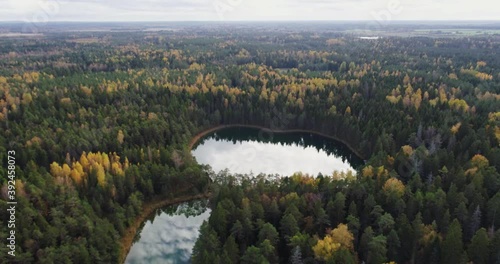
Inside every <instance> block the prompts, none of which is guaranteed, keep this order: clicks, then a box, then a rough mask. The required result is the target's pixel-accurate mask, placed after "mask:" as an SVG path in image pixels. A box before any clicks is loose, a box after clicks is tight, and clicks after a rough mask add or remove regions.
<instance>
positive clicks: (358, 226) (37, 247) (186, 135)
mask: <svg viewBox="0 0 500 264" xmlns="http://www.w3.org/2000/svg"><path fill="white" fill-rule="evenodd" d="M402 27H403V26H402ZM311 28H314V26H313V25H308V26H304V27H300V26H293V27H292V26H288V27H285V28H283V29H280V27H266V26H265V25H248V26H242V25H238V26H236V25H226V26H225V25H213V26H211V27H201V26H197V25H190V26H185V27H180V26H176V27H173V28H172V29H170V30H163V31H157V32H147V31H127V32H120V31H113V30H109V31H101V32H83V31H68V32H62V31H58V30H53V31H49V32H42V35H39V36H29V37H28V36H24V37H1V38H0V127H1V131H2V132H1V133H0V158H1V160H2V161H3V163H2V164H7V160H8V151H11V150H13V151H15V153H16V154H15V161H16V166H17V167H16V178H15V187H16V199H17V202H18V204H17V212H16V236H17V248H16V257H15V258H12V259H9V258H8V257H5V256H8V250H9V249H8V248H7V247H4V246H2V247H0V256H2V257H1V258H2V259H3V260H6V261H7V262H8V261H10V260H12V261H13V262H14V260H15V263H35V262H36V263H117V262H119V261H123V259H121V258H122V257H121V254H123V252H122V250H123V249H121V247H120V238H121V237H123V236H124V234H125V231H126V230H127V228H129V227H130V226H131V225H132V224H133V223H134V221H135V220H136V219H137V217H138V216H139V215H140V214H141V212H142V210H143V207H144V206H145V205H146V204H148V203H149V202H151V201H153V200H155V199H171V198H175V197H179V196H182V195H193V196H194V195H197V194H200V193H211V199H210V205H211V208H212V210H213V211H212V214H211V216H210V219H209V220H208V221H207V222H205V223H204V224H203V226H202V228H201V230H200V237H199V239H198V241H197V243H196V245H195V247H194V249H193V255H192V262H193V263H194V264H197V263H221V264H222V263H224V264H225V263H259V264H260V263H294V264H299V263H362V262H364V263H390V262H392V263H450V264H452V263H453V264H455V263H500V192H499V190H500V174H499V171H500V103H499V99H500V58H499V55H498V51H500V37H499V36H498V35H494V34H493V35H477V36H453V37H440V36H435V35H433V36H410V37H403V35H401V34H398V35H395V36H388V35H384V36H383V37H382V38H379V39H360V38H359V37H358V36H357V35H355V33H353V32H351V31H349V30H345V31H343V32H336V31H335V30H332V29H330V28H328V27H325V26H323V27H320V29H316V30H312V29H311ZM224 124H248V125H258V126H262V127H267V128H276V127H279V128H280V129H283V130H286V129H304V130H310V131H316V132H320V133H323V134H326V135H331V136H334V137H336V138H339V139H341V140H342V141H343V142H345V143H346V144H347V145H348V146H349V147H350V148H352V149H354V150H356V152H358V153H359V154H360V155H361V156H362V157H360V158H362V159H363V160H366V162H365V163H364V164H363V165H361V166H360V167H359V169H358V171H357V172H356V174H355V176H354V177H342V175H338V174H333V175H323V176H320V177H316V175H303V174H296V175H290V177H284V178H280V179H277V180H276V179H274V180H271V179H269V178H266V177H262V176H261V177H257V178H250V177H248V176H245V175H231V174H228V173H222V174H217V175H214V174H212V173H210V170H208V169H207V168H205V167H204V166H201V165H199V164H197V163H196V161H195V160H194V158H193V157H192V155H191V153H190V149H189V142H190V140H191V139H192V137H193V136H195V135H196V134H197V133H199V132H201V131H204V130H206V129H209V128H212V127H215V126H217V125H224ZM7 170H8V168H7V166H6V165H5V166H2V167H1V168H0V175H1V177H0V186H1V189H0V210H1V211H2V213H1V214H0V221H1V224H0V239H1V240H2V241H7V240H6V239H7V237H8V236H9V232H10V231H9V230H10V229H8V228H7V222H8V220H9V215H8V214H6V213H4V212H6V210H7V208H8V205H7V201H8V195H9V194H8V191H9V189H8V180H9V178H8V177H7ZM3 260H2V261H3Z"/></svg>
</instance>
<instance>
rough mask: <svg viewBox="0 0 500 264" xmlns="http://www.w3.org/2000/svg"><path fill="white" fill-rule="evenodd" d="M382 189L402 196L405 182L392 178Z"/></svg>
mask: <svg viewBox="0 0 500 264" xmlns="http://www.w3.org/2000/svg"><path fill="white" fill-rule="evenodd" d="M382 189H383V190H384V192H386V193H393V194H395V195H396V196H397V197H398V198H401V197H402V196H403V194H404V192H405V185H404V184H403V182H401V181H400V180H398V179H396V178H390V179H389V180H387V181H386V182H385V184H384V187H382Z"/></svg>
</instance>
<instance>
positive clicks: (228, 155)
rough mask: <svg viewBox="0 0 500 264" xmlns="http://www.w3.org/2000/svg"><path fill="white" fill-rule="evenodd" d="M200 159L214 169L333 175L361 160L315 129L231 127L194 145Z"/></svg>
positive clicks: (217, 170) (209, 135)
mask: <svg viewBox="0 0 500 264" xmlns="http://www.w3.org/2000/svg"><path fill="white" fill-rule="evenodd" d="M192 154H193V156H194V157H195V158H196V160H197V161H198V163H200V164H207V165H210V166H211V167H212V169H213V170H214V171H215V172H219V171H221V170H224V169H228V170H229V172H231V173H242V174H250V173H253V174H259V173H265V174H279V175H282V176H291V175H292V174H293V173H295V172H299V171H300V172H302V173H307V174H310V175H314V176H316V175H318V174H319V173H321V174H323V175H331V174H332V172H333V171H334V170H337V171H344V172H346V171H347V170H355V168H356V167H357V166H359V165H360V164H362V161H361V160H360V159H359V158H358V157H356V156H355V154H353V153H352V152H351V151H350V150H349V149H348V148H347V147H346V146H345V145H343V144H342V143H340V142H337V141H335V140H333V139H330V138H326V137H323V136H319V135H316V134H313V133H295V132H294V133H270V132H266V131H265V130H260V129H256V128H247V127H232V128H226V129H222V130H218V131H215V132H213V133H211V134H208V135H206V136H205V137H203V138H202V139H201V140H200V141H199V142H198V143H197V144H196V145H195V146H194V148H193V151H192Z"/></svg>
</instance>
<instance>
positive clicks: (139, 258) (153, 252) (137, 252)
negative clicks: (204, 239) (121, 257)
mask: <svg viewBox="0 0 500 264" xmlns="http://www.w3.org/2000/svg"><path fill="white" fill-rule="evenodd" d="M210 212H211V211H210V209H209V208H208V201H207V200H198V201H193V202H189V203H182V204H179V205H174V206H168V207H165V208H162V209H158V210H157V211H156V212H155V214H153V215H152V216H151V218H150V219H149V220H147V221H146V222H145V224H144V226H143V227H142V229H139V230H138V232H137V233H138V234H140V235H137V237H136V238H135V241H134V243H133V245H132V247H131V248H130V252H129V253H128V255H127V259H126V260H125V263H126V264H135V263H137V264H138V263H165V264H181V263H190V259H191V252H192V250H193V247H194V244H195V242H196V240H197V239H198V235H199V230H200V227H201V224H202V223H203V221H205V220H207V219H208V217H209V216H210Z"/></svg>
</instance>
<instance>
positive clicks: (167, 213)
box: [125, 127, 363, 264]
mask: <svg viewBox="0 0 500 264" xmlns="http://www.w3.org/2000/svg"><path fill="white" fill-rule="evenodd" d="M192 154H193V156H194V157H195V158H196V160H197V162H198V163H200V164H207V165H210V166H211V167H212V169H213V170H214V171H215V172H216V173H217V172H219V171H221V170H225V169H228V170H229V171H230V172H232V173H242V174H250V173H253V174H255V175H257V174H259V173H266V174H277V175H281V176H285V175H290V176H291V175H292V174H293V173H295V172H298V171H301V172H303V173H308V174H310V175H318V174H319V173H321V174H323V175H331V174H332V172H333V171H335V170H337V171H347V170H354V169H356V168H358V167H359V166H360V165H362V164H363V161H362V160H361V159H360V158H358V157H357V156H356V155H355V154H354V153H352V151H350V150H349V148H348V147H347V146H345V145H344V144H342V143H340V142H338V141H335V140H333V139H330V138H327V137H323V136H320V135H317V134H313V133H303V132H293V133H271V132H269V131H267V132H266V131H264V130H261V129H258V128H248V127H231V128H225V129H221V130H217V131H215V132H213V133H209V134H207V135H205V136H204V137H202V138H201V139H200V140H199V141H198V142H197V143H196V144H195V145H194V146H193V149H192ZM210 212H211V211H210V209H209V208H208V206H207V201H206V200H201V201H195V202H191V203H183V204H180V205H176V206H169V207H166V208H163V209H159V210H157V211H156V212H155V214H153V215H152V216H151V217H150V219H148V220H147V221H146V222H145V223H144V224H143V227H142V228H141V229H139V231H138V235H137V237H136V238H135V242H134V244H133V245H132V248H131V249H130V252H129V254H128V255H127V259H126V261H125V263H128V264H135V263H171V264H181V263H182V264H184V263H189V259H190V256H191V252H192V249H193V246H194V244H195V242H196V239H197V238H198V235H199V229H200V226H201V224H202V223H203V221H204V220H207V219H208V217H209V216H210Z"/></svg>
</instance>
